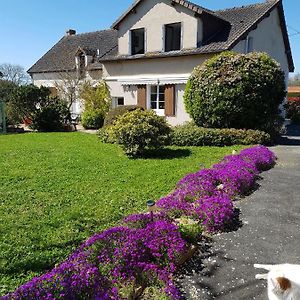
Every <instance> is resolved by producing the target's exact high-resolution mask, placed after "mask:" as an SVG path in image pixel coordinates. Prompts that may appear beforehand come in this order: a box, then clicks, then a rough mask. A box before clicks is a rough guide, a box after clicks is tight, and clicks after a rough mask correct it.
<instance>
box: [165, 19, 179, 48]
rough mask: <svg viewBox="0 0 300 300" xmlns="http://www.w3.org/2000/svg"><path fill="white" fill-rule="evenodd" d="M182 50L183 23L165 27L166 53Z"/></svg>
mask: <svg viewBox="0 0 300 300" xmlns="http://www.w3.org/2000/svg"><path fill="white" fill-rule="evenodd" d="M180 49H181V23H173V24H167V25H165V51H166V52H169V51H176V50H180Z"/></svg>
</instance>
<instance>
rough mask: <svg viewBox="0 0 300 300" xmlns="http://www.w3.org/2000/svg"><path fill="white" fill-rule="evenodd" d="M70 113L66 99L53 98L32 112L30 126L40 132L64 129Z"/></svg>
mask: <svg viewBox="0 0 300 300" xmlns="http://www.w3.org/2000/svg"><path fill="white" fill-rule="evenodd" d="M68 114H69V110H68V106H67V103H66V102H65V101H62V100H60V99H58V98H53V99H50V100H49V101H48V103H47V104H46V105H45V106H44V107H40V108H39V109H37V110H36V111H35V112H34V113H33V114H32V119H31V120H32V123H31V125H30V127H31V128H32V129H35V130H37V131H40V132H57V131H63V130H64V125H65V121H66V118H67V116H68Z"/></svg>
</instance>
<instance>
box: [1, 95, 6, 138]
mask: <svg viewBox="0 0 300 300" xmlns="http://www.w3.org/2000/svg"><path fill="white" fill-rule="evenodd" d="M0 106H1V111H0V112H1V114H2V116H1V117H2V132H3V133H6V132H7V130H6V116H5V102H4V101H0Z"/></svg>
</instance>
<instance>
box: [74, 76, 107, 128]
mask: <svg viewBox="0 0 300 300" xmlns="http://www.w3.org/2000/svg"><path fill="white" fill-rule="evenodd" d="M80 98H81V99H82V101H83V103H84V112H83V113H82V117H81V124H82V126H83V127H84V128H86V129H99V128H100V127H102V126H103V123H104V118H105V116H106V114H107V112H108V111H109V108H110V105H111V97H110V93H109V89H108V86H107V84H106V82H105V81H101V82H100V83H99V84H98V85H97V86H96V87H93V86H92V85H91V83H90V82H85V83H83V85H82V86H81V89H80Z"/></svg>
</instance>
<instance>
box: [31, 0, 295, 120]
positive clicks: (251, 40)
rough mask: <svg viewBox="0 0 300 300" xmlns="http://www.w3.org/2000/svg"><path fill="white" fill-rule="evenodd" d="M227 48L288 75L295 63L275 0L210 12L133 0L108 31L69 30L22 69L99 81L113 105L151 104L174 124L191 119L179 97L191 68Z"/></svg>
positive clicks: (177, 2) (45, 80)
mask: <svg viewBox="0 0 300 300" xmlns="http://www.w3.org/2000/svg"><path fill="white" fill-rule="evenodd" d="M226 50H233V51H236V52H240V53H248V52H251V51H263V52H266V53H268V54H269V55H270V56H271V57H273V58H274V59H275V60H276V61H277V62H278V63H279V64H280V65H281V68H282V70H283V71H284V72H285V75H286V80H288V74H289V72H292V71H293V70H294V64H293V59H292V54H291V48H290V44H289V39H288V34H287V28H286V23H285V16H284V10H283V5H282V1H281V0H268V1H266V2H264V3H260V4H254V5H249V6H244V7H238V8H231V9H226V10H219V11H211V10H208V9H205V8H203V7H200V6H198V5H196V4H193V3H191V2H188V1H184V0H137V1H135V2H134V3H133V4H132V6H131V7H130V8H129V9H128V10H127V11H126V12H125V13H124V14H123V15H122V16H121V17H120V18H119V19H118V20H117V21H116V22H115V23H114V24H113V25H112V27H111V29H109V30H104V31H98V32H92V33H86V34H76V33H75V32H74V31H72V30H70V31H68V32H67V35H66V36H65V37H63V38H62V39H61V40H60V41H59V42H58V43H57V44H56V45H55V46H54V47H53V48H52V49H51V50H50V51H49V52H48V53H46V54H45V55H44V56H43V57H42V58H41V59H40V60H39V61H38V62H37V63H36V64H35V65H34V66H33V67H31V68H30V69H29V71H28V72H29V73H30V74H31V76H32V78H33V81H34V83H35V84H36V85H38V86H40V85H45V86H48V87H52V88H55V86H56V85H57V83H59V82H60V83H62V82H63V80H66V77H68V76H69V77H72V78H75V79H79V80H90V81H92V82H94V83H95V84H97V82H99V80H101V79H104V80H105V81H106V82H107V84H108V86H109V88H110V92H111V96H112V98H113V103H114V106H117V105H132V104H136V105H139V106H141V107H143V108H146V109H153V110H154V111H156V113H157V114H158V115H161V116H165V117H166V118H167V120H168V122H169V123H170V124H171V125H177V124H182V123H184V122H186V121H189V120H190V118H189V116H188V114H187V113H186V111H185V108H184V102H183V95H184V90H185V85H186V83H187V80H188V78H189V76H190V74H191V72H192V71H193V69H194V68H195V67H196V66H198V65H200V64H202V63H203V62H205V61H206V60H207V59H209V58H210V57H212V56H213V55H215V54H217V53H220V52H222V51H226ZM81 109H82V107H81V105H80V101H78V102H77V103H75V104H74V107H73V110H74V111H75V112H78V113H80V111H81Z"/></svg>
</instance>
